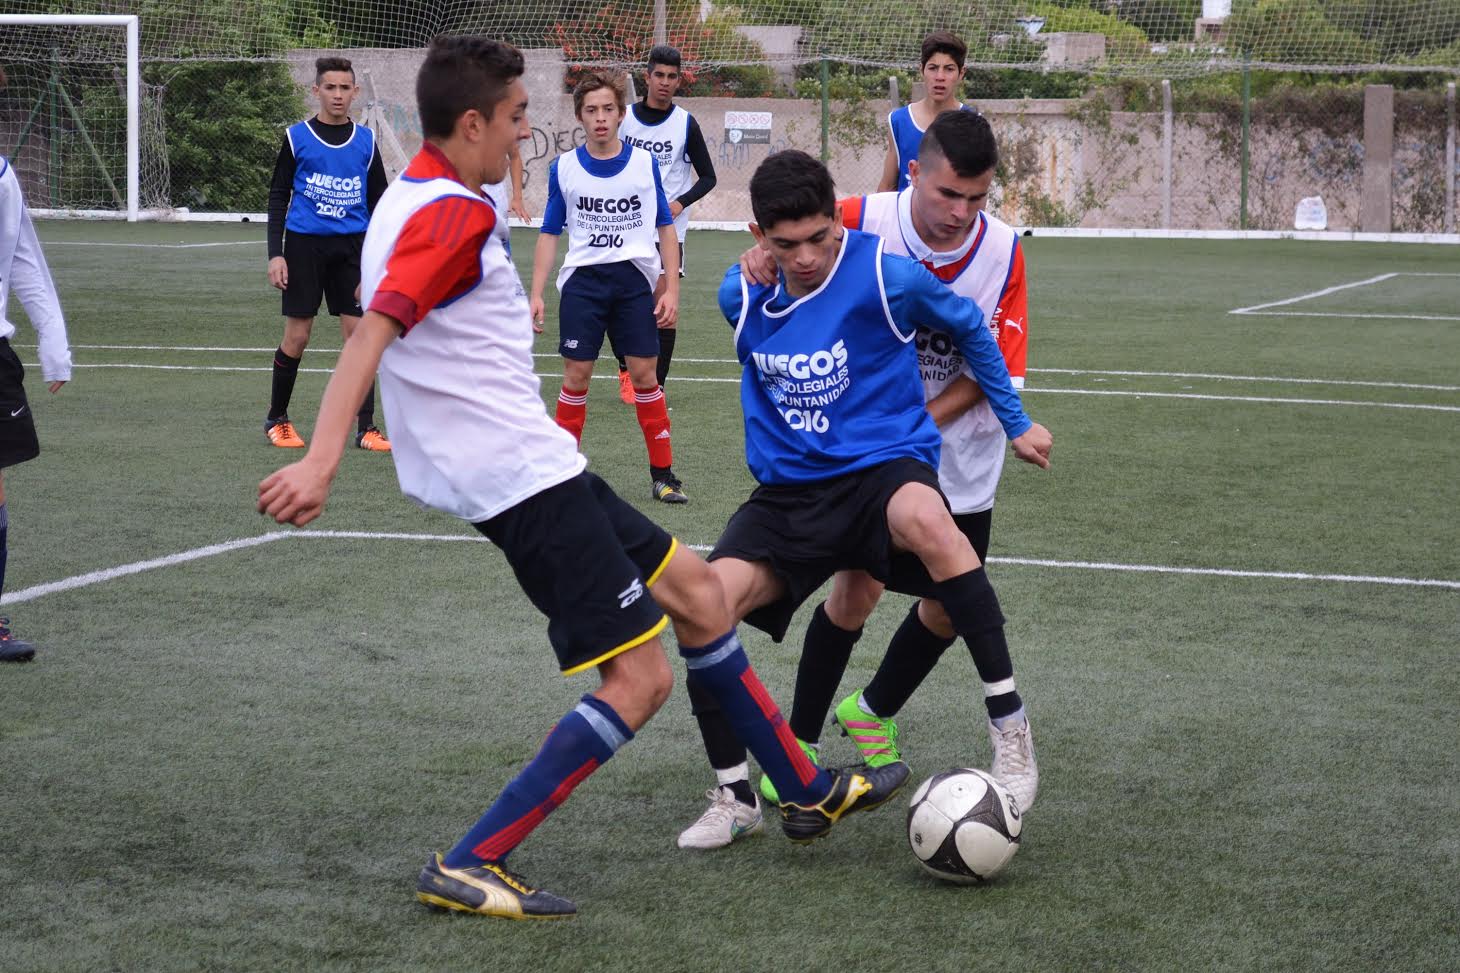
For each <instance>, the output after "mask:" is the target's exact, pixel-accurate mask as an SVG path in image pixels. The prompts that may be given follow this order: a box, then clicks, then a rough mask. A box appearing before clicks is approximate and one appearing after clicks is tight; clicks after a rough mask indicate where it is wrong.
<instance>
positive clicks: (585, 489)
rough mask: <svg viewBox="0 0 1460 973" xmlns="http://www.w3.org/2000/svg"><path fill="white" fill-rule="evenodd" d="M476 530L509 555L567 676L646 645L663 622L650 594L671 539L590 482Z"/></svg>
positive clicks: (570, 484) (573, 483) (558, 490)
mask: <svg viewBox="0 0 1460 973" xmlns="http://www.w3.org/2000/svg"><path fill="white" fill-rule="evenodd" d="M473 526H475V527H476V529H477V530H479V531H481V532H482V533H483V534H484V535H486V537H487V538H488V539H489V540H491V541H492V543H494V544H496V545H497V546H498V547H500V548H501V549H502V553H504V554H506V555H507V563H508V564H510V565H512V571H513V572H514V573H515V574H516V575H517V582H518V584H520V585H522V590H523V591H524V592H525V593H526V594H527V597H528V598H529V599H530V600H531V601H532V603H533V605H535V606H536V607H537V610H538V611H540V612H542V613H543V614H544V615H546V616H547V617H548V640H549V641H550V642H552V646H553V652H555V653H556V654H557V657H558V667H559V668H560V669H562V670H563V674H564V675H568V676H570V675H573V674H574V673H576V672H581V671H583V670H584V669H590V668H592V667H594V666H596V665H599V664H600V663H602V662H605V661H607V660H609V659H611V658H613V657H614V656H616V655H618V654H619V653H620V652H626V651H628V650H629V649H632V648H633V647H634V646H636V645H641V644H643V643H644V642H647V641H648V640H649V639H651V638H653V637H654V636H656V635H658V634H659V633H660V632H661V631H663V630H664V626H665V625H667V624H668V622H669V619H668V618H667V617H666V616H665V614H664V612H663V610H661V609H660V607H659V605H658V604H657V603H656V602H655V601H654V598H653V596H652V595H650V594H649V590H648V589H649V586H650V585H652V584H653V583H654V582H655V581H657V580H658V579H659V574H660V572H662V571H663V570H664V567H665V565H667V564H668V563H669V558H670V557H671V556H672V555H673V554H674V550H675V547H676V546H677V545H676V542H675V540H674V538H673V537H671V536H669V534H667V533H665V531H664V530H663V528H661V527H660V526H659V525H658V524H655V523H654V522H653V521H652V520H650V519H649V518H648V517H645V516H644V515H643V514H641V513H640V512H639V511H638V510H636V509H634V508H633V507H631V506H629V505H628V504H627V503H625V502H624V501H623V500H621V499H619V497H618V495H617V494H615V493H614V492H613V491H612V490H611V489H609V487H608V484H606V483H604V482H603V481H602V480H601V479H599V478H598V477H597V476H595V475H594V474H592V473H580V474H578V475H577V476H575V477H573V478H572V479H571V480H567V481H566V482H563V483H559V484H558V485H557V486H554V487H549V488H548V489H546V490H544V491H542V492H541V493H537V494H534V495H532V496H531V497H528V498H527V499H526V500H524V501H522V502H521V503H519V504H517V505H516V506H515V507H511V508H509V509H508V510H505V511H503V512H502V513H500V514H498V515H497V516H495V517H493V518H492V519H491V520H485V521H482V522H481V523H479V524H475V525H473Z"/></svg>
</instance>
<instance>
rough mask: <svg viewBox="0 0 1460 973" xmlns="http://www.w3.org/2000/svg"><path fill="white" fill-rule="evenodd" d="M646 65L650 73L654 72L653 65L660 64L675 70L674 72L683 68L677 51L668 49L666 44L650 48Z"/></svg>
mask: <svg viewBox="0 0 1460 973" xmlns="http://www.w3.org/2000/svg"><path fill="white" fill-rule="evenodd" d="M647 64H648V67H649V70H650V71H653V70H654V65H656V64H662V65H664V66H665V67H666V68H675V69H676V70H677V69H679V68H680V67H682V66H683V65H682V63H681V61H680V57H679V49H678V48H674V47H670V46H669V45H668V44H655V45H654V46H653V47H652V48H650V49H649V60H648V62H647Z"/></svg>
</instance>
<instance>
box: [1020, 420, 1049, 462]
mask: <svg viewBox="0 0 1460 973" xmlns="http://www.w3.org/2000/svg"><path fill="white" fill-rule="evenodd" d="M1009 445H1011V446H1013V447H1014V455H1015V456H1017V457H1019V458H1020V459H1022V460H1023V461H1024V462H1026V463H1032V464H1034V465H1035V466H1037V467H1039V468H1040V469H1042V470H1047V469H1049V454H1050V452H1051V451H1052V450H1053V449H1054V436H1052V435H1050V431H1049V430H1048V429H1046V428H1044V427H1043V426H1041V425H1040V424H1039V423H1037V422H1036V423H1035V424H1034V425H1032V426H1030V427H1029V428H1028V429H1027V430H1025V432H1024V434H1023V435H1022V436H1020V437H1019V438H1017V439H1014V440H1012V441H1011V442H1010V443H1009Z"/></svg>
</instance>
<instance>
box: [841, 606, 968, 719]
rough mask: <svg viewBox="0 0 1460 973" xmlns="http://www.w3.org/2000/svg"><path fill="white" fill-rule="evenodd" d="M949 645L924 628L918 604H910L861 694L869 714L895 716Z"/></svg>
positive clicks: (949, 642) (940, 637) (886, 717)
mask: <svg viewBox="0 0 1460 973" xmlns="http://www.w3.org/2000/svg"><path fill="white" fill-rule="evenodd" d="M952 644H953V640H952V639H945V638H943V637H942V636H940V635H938V634H937V633H935V632H933V631H932V630H930V629H929V628H928V627H927V626H926V625H924V624H923V620H922V619H921V618H919V617H918V603H917V602H913V606H912V609H911V610H910V611H909V612H908V613H907V617H906V618H904V619H903V620H902V624H901V625H899V626H898V627H897V631H896V632H895V633H893V636H892V641H891V642H889V643H887V652H886V654H885V655H883V656H882V664H881V665H879V666H878V667H877V674H876V675H874V676H873V677H872V681H871V682H869V683H867V688H866V689H864V690H862V698H863V699H865V700H866V701H867V705H868V706H870V707H871V708H872V712H874V713H876V714H877V715H878V716H880V717H882V718H883V719H884V720H886V719H891V718H892V717H894V716H896V715H897V714H898V712H899V711H900V710H901V709H902V707H903V706H904V705H905V704H906V703H907V701H908V700H909V699H911V698H912V694H913V693H915V692H917V688H918V687H919V686H921V685H922V684H923V680H925V679H927V678H928V674H929V673H930V672H932V671H933V667H934V666H936V665H937V664H938V660H939V659H941V658H942V657H943V653H944V652H945V651H946V650H947V649H948V646H950V645H952Z"/></svg>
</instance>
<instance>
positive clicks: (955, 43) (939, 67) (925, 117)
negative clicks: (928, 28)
mask: <svg viewBox="0 0 1460 973" xmlns="http://www.w3.org/2000/svg"><path fill="white" fill-rule="evenodd" d="M967 56H968V45H967V44H964V43H963V41H962V39H960V38H959V37H958V35H956V34H953V33H951V32H949V31H946V30H935V31H933V32H932V33H931V34H929V35H928V36H927V37H925V38H923V48H922V61H921V64H922V74H923V85H924V87H925V88H926V91H925V92H924V94H923V97H922V98H921V99H920V100H918V101H915V102H913V103H912V104H910V105H904V106H903V107H901V108H899V109H897V110H895V111H893V112H891V113H889V114H888V116H887V155H886V156H885V157H884V159H883V160H882V178H881V179H879V180H878V181H877V191H878V192H879V193H885V192H891V191H893V190H897V191H898V192H901V191H902V190H904V189H906V188H907V186H908V166H909V165H911V164H912V162H913V161H914V160H916V159H917V157H918V145H919V144H920V143H921V142H922V138H923V132H925V131H926V130H927V128H928V126H929V125H931V124H932V123H933V119H935V118H937V117H938V116H939V115H941V114H942V113H943V112H945V111H954V110H957V111H972V110H973V109H972V108H970V107H969V106H967V105H965V104H963V103H962V102H961V101H959V100H958V87H959V85H961V84H962V83H963V75H964V73H965V71H964V68H963V62H964V59H965V58H966V57H967Z"/></svg>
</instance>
